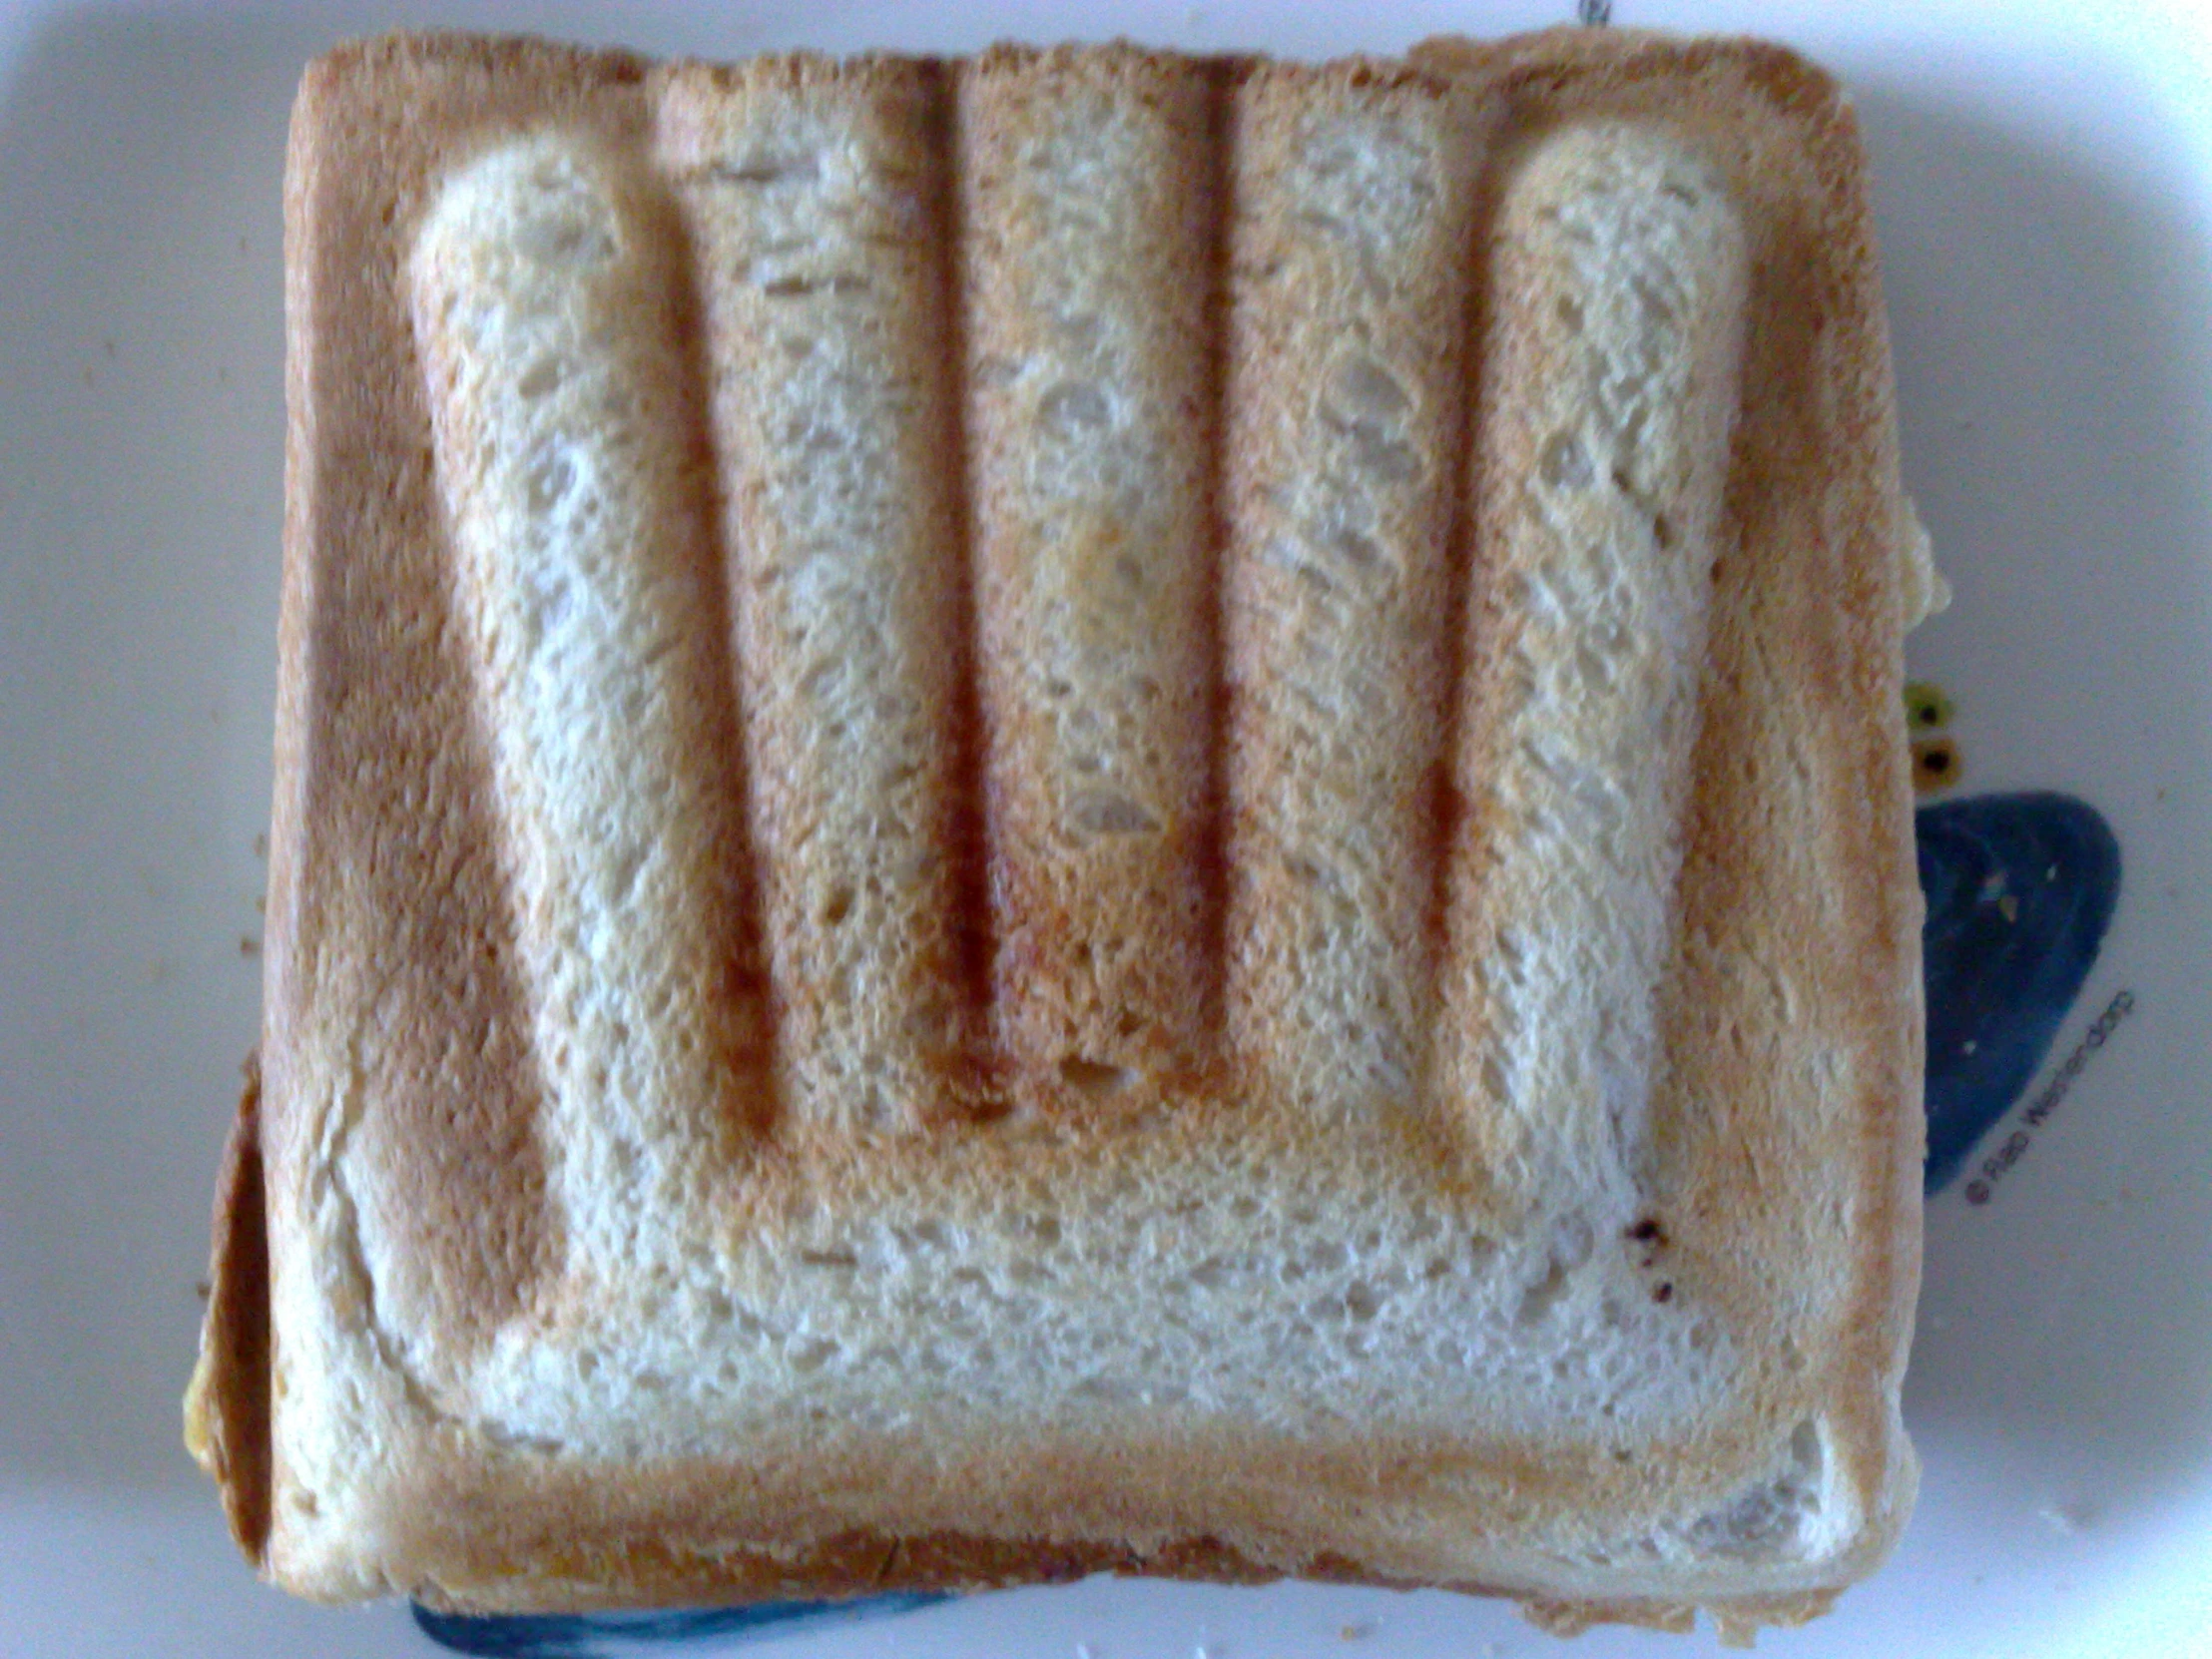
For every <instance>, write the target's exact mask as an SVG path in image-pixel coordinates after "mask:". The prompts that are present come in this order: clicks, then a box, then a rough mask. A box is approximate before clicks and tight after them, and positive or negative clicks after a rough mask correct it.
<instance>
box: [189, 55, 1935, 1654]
mask: <svg viewBox="0 0 2212 1659" xmlns="http://www.w3.org/2000/svg"><path fill="white" fill-rule="evenodd" d="M286 206H287V227H288V230H287V269H288V280H287V314H288V325H289V331H290V343H291V352H290V369H289V376H290V378H289V388H288V389H289V399H290V419H291V424H290V440H289V459H288V466H289V473H288V476H289V486H288V496H289V499H288V510H287V518H286V557H285V577H284V605H283V618H282V636H281V651H282V658H283V672H282V679H281V689H280V692H279V707H278V733H277V760H278V786H277V803H276V811H275V818H274V831H273V836H272V870H271V902H270V905H269V914H270V927H269V936H268V946H267V949H268V955H267V972H268V994H267V1003H266V1016H265V1029H264V1032H263V1042H262V1067H263V1070H262V1082H261V1090H260V1095H259V1104H258V1109H257V1110H256V1111H254V1112H250V1113H249V1114H247V1116H246V1118H245V1119H244V1120H243V1122H244V1124H245V1125H246V1127H244V1128H242V1132H241V1133H242V1136H243V1137H245V1138H244V1140H242V1142H241V1144H242V1146H248V1143H250V1146H249V1151H250V1153H251V1157H248V1156H246V1155H245V1154H242V1155H241V1157H240V1158H239V1160H238V1161H237V1163H236V1165H235V1167H236V1168H238V1169H239V1170H241V1171H243V1172H246V1173H245V1174H244V1175H243V1176H242V1177H241V1179H240V1180H238V1181H233V1182H231V1183H229V1186H228V1187H227V1191H228V1190H232V1189H236V1190H235V1191H234V1192H233V1196H232V1199H231V1200H230V1201H229V1202H228V1207H227V1209H226V1211H225V1215H226V1216H227V1217H230V1218H233V1219H232V1221H231V1223H230V1224H229V1225H228V1226H227V1227H226V1228H225V1229H224V1231H223V1234H222V1237H223V1238H225V1239H230V1240H234V1241H236V1243H235V1245H233V1246H232V1247H230V1248H228V1251H227V1253H226V1250H225V1249H219V1258H218V1278H219V1280H221V1281H223V1282H224V1283H223V1286H222V1288H219V1292H218V1297H217V1301H216V1304H215V1308H216V1310H217V1312H218V1313H220V1314H221V1315H222V1317H220V1318H216V1317H211V1320H210V1323H209V1327H208V1336H207V1339H206V1341H207V1344H208V1354H207V1357H206V1358H205V1359H204V1372H205V1374H206V1375H207V1376H208V1377H209V1378H210V1379H211V1380H212V1381H211V1382H210V1383H208V1384H207V1385H206V1386H203V1387H196V1400H200V1401H202V1403H200V1404H198V1405H196V1407H195V1420H196V1422H200V1423H202V1424H203V1425H205V1424H210V1423H216V1424H221V1425H222V1434H221V1435H220V1436H217V1437H216V1438H215V1439H214V1440H213V1441H212V1442H210V1443H216V1444H227V1443H228V1439H227V1438H225V1437H226V1436H235V1435H237V1434H239V1433H242V1432H243V1433H248V1434H262V1433H266V1435H267V1443H266V1446H263V1447H261V1448H260V1449H259V1450H257V1451H256V1452H255V1453H254V1455H253V1456H246V1455H242V1454H241V1453H240V1452H238V1451H236V1450H232V1451H227V1452H225V1453H223V1454H221V1455H215V1454H213V1453H211V1455H212V1456H214V1460H215V1463H216V1466H217V1472H218V1474H219V1476H220V1477H222V1478H224V1479H226V1481H227V1482H228V1483H229V1487H230V1489H231V1491H232V1492H233V1494H234V1503H233V1513H234V1524H235V1525H237V1526H238V1527H239V1529H240V1535H241V1539H242V1542H244V1543H245V1544H246V1545H247V1547H248V1548H249V1550H250V1552H252V1553H254V1554H255V1555H256V1556H257V1558H258V1559H260V1560H261V1561H263V1563H264V1564H265V1566H266V1569H267V1570H268V1572H269V1573H270V1574H271V1576H272V1577H274V1578H275V1579H276V1580H277V1582H279V1583H281V1584H283V1585H285V1586H286V1587H287V1588H291V1589H294V1590H296V1591H299V1592H301V1593H304V1594H309V1595H313V1596H318V1597H324V1598H331V1599H344V1598H350V1597H358V1596H364V1595H373V1594H379V1593H386V1592H391V1591H403V1592H406V1593H410V1594H414V1595H418V1596H422V1597H424V1598H426V1599H429V1600H431V1601H434V1602H437V1603H439V1604H441V1605H448V1606H455V1607H463V1608H473V1609H487V1610H488V1609H501V1608H513V1609H540V1610H543V1609H552V1608H560V1607H582V1606H606V1605H618V1604H648V1603H657V1602H670V1601H681V1600H693V1599H713V1598H718V1597H721V1598H729V1597H749V1596H765V1595H788V1594H851V1593H857V1592H861V1591H865V1590H868V1589H871V1588H888V1587H898V1586H945V1585H954V1586H957V1585H975V1584H984V1583H1012V1582H1022V1581H1028V1580H1035V1579H1043V1578H1053V1577H1060V1576H1066V1575H1069V1574H1072V1573H1077V1572H1084V1571H1091V1570H1099V1569H1113V1570H1125V1571H1148V1572H1162V1573H1175V1574H1182V1575H1187V1576H1199V1577H1214V1578H1227V1579H1257V1578H1267V1577H1273V1576H1281V1575H1286V1574H1299V1575H1307V1576H1320V1577H1333V1578H1348V1579H1357V1580H1362V1581H1369V1582H1378V1583H1393V1584H1441V1585H1448V1586H1453V1587H1459V1588H1465V1589H1476V1590H1484V1591H1491V1592H1497V1593H1504V1594H1509V1595H1513V1596H1516V1597H1518V1598H1520V1599H1521V1600H1522V1601H1523V1602H1524V1603H1525V1604H1527V1605H1529V1606H1530V1607H1531V1608H1532V1609H1534V1610H1535V1611H1537V1612H1538V1613H1539V1614H1540V1615H1541V1616H1542V1617H1543V1618H1544V1619H1545V1620H1547V1621H1548V1622H1550V1623H1551V1624H1553V1625H1555V1626H1558V1627H1561V1628H1570V1627H1573V1626H1574V1625H1576V1624H1578V1623H1580V1622H1587V1621H1589V1620H1591V1619H1597V1618H1623V1619H1633V1620H1637V1621H1640V1622H1646V1623H1653V1624H1657V1625H1661V1626H1670V1625H1675V1624H1679V1623H1680V1622H1682V1621H1683V1620H1684V1619H1686V1618H1688V1617H1689V1616H1690V1614H1691V1611H1692V1610H1693V1609H1695V1608H1696V1607H1699V1606H1704V1607H1708V1608H1712V1609H1714V1610H1716V1611H1717V1612H1718V1613H1719V1614H1721V1615H1722V1616H1723V1617H1724V1618H1725V1619H1727V1620H1730V1621H1733V1622H1734V1623H1735V1624H1736V1625H1744V1624H1748V1623H1756V1622H1760V1621H1769V1622H1775V1621H1783V1620H1787V1619H1790V1618H1795V1617H1802V1616H1807V1615H1809V1614H1810V1613H1812V1612H1816V1611H1819V1610H1820V1609H1821V1608H1822V1607H1824V1606H1825V1605H1826V1603H1827V1601H1828V1600H1829V1599H1830V1598H1831V1597H1832V1596H1833V1595H1834V1593H1835V1592H1836V1590H1837V1589H1839V1588H1840V1587H1842V1586H1843V1585H1845V1584H1847V1583H1849V1582H1850V1581H1852V1580H1853V1579H1855V1578H1857V1577H1858V1576H1860V1575H1862V1574H1863V1573H1864V1572H1866V1571H1867V1570H1869V1569H1871V1567H1872V1566H1873V1565H1874V1564H1875V1563H1876V1562H1878V1561H1879V1560H1880V1558H1881V1557H1882V1556H1883V1554H1884V1553H1886V1551H1887V1550H1888V1548H1889V1547H1890V1545H1891V1543H1892V1542H1893V1541H1894V1539H1895V1537H1896V1534H1897V1531H1898V1528H1899V1527H1900V1526H1901V1525H1902V1524H1903V1520H1904V1517H1905V1514H1906V1512H1907V1511H1908V1509H1909V1507H1910V1504H1911V1499H1912V1493H1913V1488H1914V1484H1915V1465H1914V1462H1913V1457H1912V1452H1911V1448H1910V1445H1909V1443H1908V1442H1907V1440H1906V1438H1905V1436H1904V1434H1903V1431H1902V1427H1901V1425H1900V1422H1899V1418H1898V1388H1899V1384H1900V1382H1901V1379H1902V1373H1903V1369H1904V1362H1905V1351H1906V1343H1907V1338H1908V1334H1909V1331H1910V1324H1911V1313H1912V1305H1913V1297H1914V1292H1915V1288H1916V1286H1917V1282H1918V1270H1919V1214H1920V1212H1919V1203H1918V1189H1917V1172H1918V1167H1919V1159H1920V1151H1921V1137H1922V1122H1921V1114H1920V1083H1919V1079H1920V1070H1921V1053H1920V1041H1921V1038H1920V1029H1921V1027H1920V1008H1919V997H1920V972H1919V918H1920V908H1919V905H1920V901H1919V893H1918V888H1917V886H1916V884H1915V880H1914V873H1913V861H1912V841H1911V811H1910V788H1909V779H1908V776H1907V763H1906V756H1905V750H1904V745H1903V742H1902V738H1901V734H1900V731H1899V729H1898V720H1897V711H1898V708H1899V704H1900V696H1901V682H1902V649H1901V648H1902V639H1903V634H1904V630H1905V628H1906V626H1907V625H1908V624H1909V622H1910V621H1911V620H1912V619H1913V618H1912V607H1913V606H1914V605H1915V604H1916V603H1917V601H1916V599H1915V595H1916V594H1917V593H1919V592H1920V591H1922V589H1923V588H1924V587H1925V582H1924V580H1923V578H1922V576H1921V574H1920V572H1919V570H1918V567H1917V566H1916V565H1915V564H1914V562H1913V561H1914V559H1915V558H1916V557H1917V553H1916V548H1915V545H1914V543H1913V538H1912V537H1911V535H1910V533H1909V529H1908V527H1909V525H1910V510H1909V507H1908V506H1907V505H1906V503H1905V502H1904V500H1903V497H1902V495H1901V494H1900V487H1899V481H1898V466H1897V453H1896V434H1895V416H1894V409H1893V404H1892V391H1891V381H1890V369H1889V360H1888V344H1887V335H1886V329H1885V323H1884V317H1883V311H1882V303H1881V292H1880V283H1879V275H1878V268H1877V265H1876V259H1875V252H1874V247H1873V242H1872V231H1871V221H1870V212H1869V206H1868V201H1867V196H1866V180H1865V169H1864V161H1863V158H1862V155H1861V152H1860V147H1859V141H1858V136H1857V133H1856V130H1855V127H1854V124H1853V119H1852V116H1851V114H1850V111H1849V107H1848V105H1847V104H1846V103H1845V101H1844V100H1843V99H1842V97H1841V95H1840V94H1839V92H1838V91H1837V89H1836V88H1835V86H1834V85H1833V84H1832V83H1831V82H1829V81H1828V80H1827V79H1826V78H1825V77H1823V76H1822V75H1820V74H1819V73H1818V72H1817V71H1815V70H1813V69H1811V68H1809V67H1808V66H1806V65H1805V64H1803V63H1802V62H1801V61H1800V60H1798V59H1796V58H1794V57H1792V56H1791V55H1789V54H1788V53H1786V52H1783V51H1781V50H1779V49H1776V48H1771V47H1765V46H1760V45H1755V44H1750V43H1743V42H1712V41H1689V42H1685V41H1676V40H1671V39H1666V38H1661V37H1656V36H1649V35H1640V34H1634V33H1626V32H1615V31H1602V32H1552V33H1547V34H1542V35H1536V36H1529V37H1521V38H1516V39H1512V40H1508V41H1503V42H1496V43H1486V44H1478V45H1475V44H1467V43H1453V42H1443V43H1433V44H1431V45H1429V46H1426V47H1423V48H1420V49H1418V50H1417V51H1416V52H1415V53H1414V54H1412V56H1411V58H1410V60H1409V61H1408V62H1406V63H1380V62H1365V61H1362V62H1353V63H1346V64H1336V65H1327V66H1320V67H1302V66H1295V65H1283V64H1261V63H1255V62H1252V61H1247V60H1206V59H1191V58H1183V57H1178V56H1175V55H1173V54H1166V53H1152V52H1145V51H1141V50H1138V49H1135V48H1130V47H1125V46H1117V47H1109V48H1063V49H1056V50H1052V51H1044V52H1038V51H1029V50H1025V49H1014V48H1000V49H995V50H993V51H992V52H990V53H986V54H984V55H982V56H980V57H977V58H973V59H969V60H964V61H961V62H957V63H937V62H926V61H913V60H901V59H893V58H868V59H857V60H851V61H847V62H841V63H840V62H831V61H830V60H826V59H820V58H814V57H809V56H804V55H802V56H794V57H782V58H770V59H761V60H756V61H754V62H751V63H748V64H745V65H741V66H736V67H717V66H706V65H698V64H688V63H686V64H665V65H655V64H648V63H645V62H643V61H641V60H638V59H635V58H632V57H629V56H625V55H621V54H611V53H594V52H585V51H578V50H572V49H568V48H563V47H556V46H550V45H547V44H544V43H539V42H526V41H486V40H479V39H473V38H466V37H456V36H403V37H395V38H392V39H388V40H384V41H379V42H375V43H370V44H366V45H361V46H355V47H348V48H342V49H340V50H339V51H337V52H334V53H332V54H330V55H329V56H327V57H325V58H323V59H321V60H318V61H317V63H316V64H314V65H313V66H311V67H310V69H309V71H308V73H307V76H306V79H305V81H304V83H303V85H302V89H301V93H300V98H299V102H298V105H297V109H296V112H295V117H294V127H293V135H292V151H291V164H290V171H289V176H288V181H287V203H286ZM250 1189H258V1190H250ZM242 1217H250V1218H251V1220H252V1223H253V1225H254V1227H261V1226H263V1225H266V1238H267V1241H268V1248H267V1269H266V1272H267V1290H266V1296H267V1304H266V1325H265V1326H264V1327H263V1328H262V1329H263V1330H265V1331H266V1334H267V1336H266V1341H267V1343H268V1361H267V1370H266V1378H265V1380H264V1381H262V1382H259V1383H258V1382H257V1381H256V1379H257V1376H258V1375H261V1374H258V1373H257V1371H256V1362H255V1361H254V1359H253V1354H252V1348H251V1345H252V1343H253V1342H254V1341H255V1340H256V1338H255V1336H254V1332H255V1329H256V1328H255V1325H254V1322H253V1320H252V1319H251V1318H248V1317H246V1316H247V1314H248V1313H249V1312H250V1310H246V1309H244V1308H243V1307H242V1300H243V1301H244V1302H251V1301H252V1300H253V1298H254V1295H255V1294H256V1293H255V1292H254V1290H253V1286H254V1284H255V1283H258V1281H256V1280H255V1279H254V1277H253V1276H254V1275H255V1274H256V1273H258V1272H260V1271H261V1270H260V1269H259V1268H258V1267H257V1266H256V1265H255V1263H254V1260H253V1258H254V1252H253V1250H252V1249H251V1248H249V1245H250V1243H251V1241H250V1239H249V1237H248V1235H249V1233H250V1232H251V1231H252V1229H250V1228H248V1227H247V1226H246V1224H245V1222H244V1221H242V1220H239V1219H238V1218H242ZM227 1264H229V1265H228V1266H227ZM234 1291H235V1292H236V1293H237V1294H233V1292H234ZM257 1386H259V1387H261V1388H263V1389H264V1392H265V1394H266V1401H267V1403H266V1427H264V1426H262V1418H261V1417H260V1416H258V1415H257V1414H256V1408H255V1407H254V1405H253V1400H254V1398H255V1394H254V1389H255V1388H256V1387H257ZM200 1432H201V1435H202V1438H203V1441H204V1442H208V1441H209V1435H210V1431H209V1430H208V1429H207V1428H206V1427H203V1428H202V1430H201V1431H200ZM255 1457H259V1458H261V1461H260V1462H256V1461H255V1460H254V1458H255ZM263 1471H266V1472H263ZM250 1486H253V1487H254V1488H255V1489H256V1490H257V1491H259V1493H260V1495H258V1496H257V1495H252V1494H251V1493H249V1490H248V1488H249V1487H250Z"/></svg>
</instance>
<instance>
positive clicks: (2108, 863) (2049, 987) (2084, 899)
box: [1918, 794, 2120, 1196]
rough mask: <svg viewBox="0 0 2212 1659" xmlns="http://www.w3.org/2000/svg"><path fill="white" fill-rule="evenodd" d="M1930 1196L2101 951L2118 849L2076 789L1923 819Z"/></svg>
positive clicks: (2045, 1041) (2049, 1034)
mask: <svg viewBox="0 0 2212 1659" xmlns="http://www.w3.org/2000/svg"><path fill="white" fill-rule="evenodd" d="M1918 829H1919V831H1920V863H1921V890H1922V892H1923V893H1925V894H1926V895H1927V898H1928V922H1927V927H1926V929H1925V931H1924V933H1923V935H1922V943H1923V949H1924V954H1925V956H1926V961H1927V967H1926V974H1927V989H1928V1163H1927V1166H1926V1169H1925V1171H1924V1174H1923V1177H1922V1182H1923V1186H1924V1187H1925V1189H1926V1190H1927V1192H1928V1193H1929V1194H1930V1195H1931V1196H1933V1195H1935V1194H1936V1193H1938V1192H1940V1191H1942V1190H1943V1188H1945V1187H1947V1186H1949V1185H1950V1183H1951V1182H1952V1181H1954V1180H1956V1179H1957V1178H1958V1175H1959V1172H1960V1171H1961V1170H1963V1169H1964V1168H1965V1165H1966V1158H1967V1155H1968V1154H1969V1153H1971V1152H1972V1151H1973V1148H1974V1143H1975V1142H1976V1141H1978V1140H1980V1139H1981V1137H1982V1135H1983V1134H1984V1133H1986V1132H1987V1131H1988V1129H1989V1127H1990V1126H1991V1125H1992V1124H1994V1123H1995V1122H1996V1121H1997V1120H1998V1119H1999V1118H2001V1117H2003V1116H2004V1114H2005V1113H2006V1112H2007V1111H2008V1110H2010V1108H2011V1105H2012V1103H2013V1102H2014V1101H2015V1100H2017V1099H2018V1098H2019V1097H2020V1094H2021V1092H2022V1091H2023V1090H2024V1089H2025V1088H2026V1087H2027V1084H2028V1081H2029V1079H2031V1078H2032V1077H2033V1076H2034V1075H2035V1069H2036V1067H2038V1066H2040V1065H2041V1064H2042V1063H2043V1056H2044V1055H2045V1054H2046V1053H2048V1052H2049V1049H2050V1044H2051V1039H2052V1038H2053V1037H2054V1036H2056V1035H2057V1032H2058V1026H2059V1022H2060V1021H2062V1020H2063V1019H2064V1018H2065V1017H2066V1010H2067V1009H2069V1008H2071V1007H2072V1006H2073V1000H2074V997H2075V996H2076V995H2077V994H2078V993H2079V992H2080V990H2081V984H2082V981H2083V980H2084V979H2086V978H2088V976H2089V969H2090V967H2091V965H2092V964H2093V963H2094V962H2095V961H2096V959H2097V948H2098V946H2099V945H2101V944H2102V943H2103V942H2104V930H2105V927H2106V925H2107V924H2108V923H2109V922H2110V921H2111V919H2112V908H2113V905H2114V904H2115V903H2116V902H2117V901H2118V899H2119V893H2120V844H2119V842H2118V841H2117V840H2115V839H2114V838H2113V836H2112V831H2111V830H2110V829H2108V828H2107V827H2106V825H2105V822H2104V820H2103V819H2102V818H2101V817H2099V816H2098V814H2097V812H2096V810H2095V809H2094V808H2092V807H2089V806H2087V805H2085V804H2084V803H2082V802H2079V801H2076V800H2075V799H2073V797H2071V796H2065V795H2048V794H2029V795H1984V796H1975V797H1972V798H1971V799H1968V800H1965V801H1946V802H1944V803H1942V804H1941V805H1940V806H1936V807H1924V808H1922V809H1921V811H1920V814H1919V817H1918Z"/></svg>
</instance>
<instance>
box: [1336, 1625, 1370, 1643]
mask: <svg viewBox="0 0 2212 1659" xmlns="http://www.w3.org/2000/svg"><path fill="white" fill-rule="evenodd" d="M1337 1634H1338V1635H1339V1636H1340V1637H1342V1638H1343V1639H1344V1640H1345V1641H1348V1642H1357V1641H1360V1640H1362V1639H1364V1638H1366V1637H1369V1636H1372V1635H1374V1634H1375V1626H1374V1625H1372V1624H1348V1625H1346V1626H1345V1627H1344V1628H1343V1629H1342V1630H1340V1631H1338V1632H1337Z"/></svg>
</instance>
